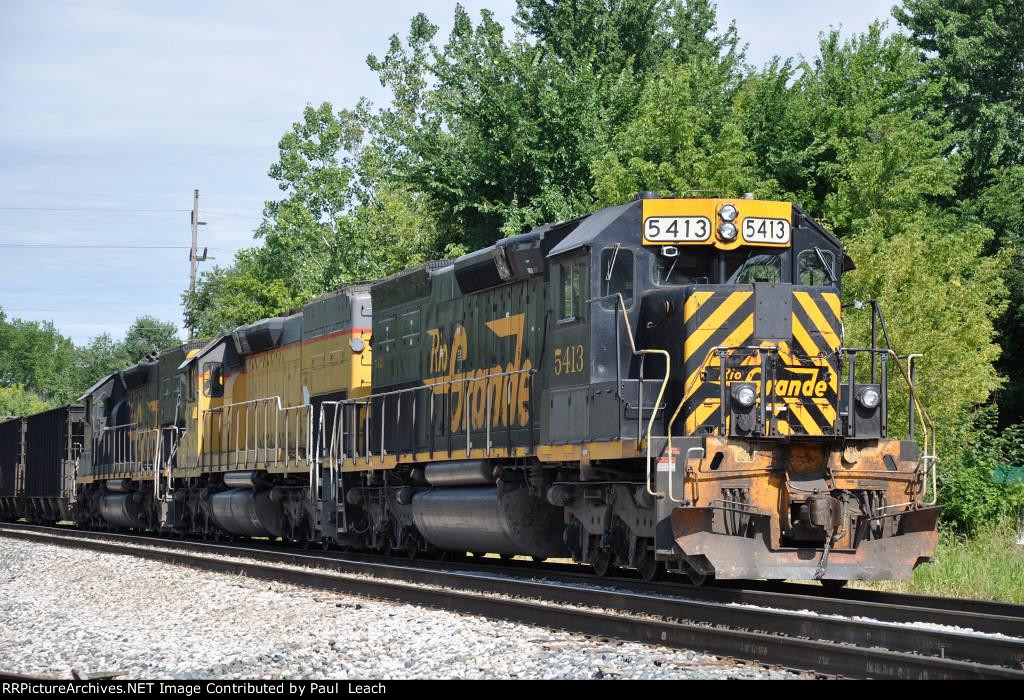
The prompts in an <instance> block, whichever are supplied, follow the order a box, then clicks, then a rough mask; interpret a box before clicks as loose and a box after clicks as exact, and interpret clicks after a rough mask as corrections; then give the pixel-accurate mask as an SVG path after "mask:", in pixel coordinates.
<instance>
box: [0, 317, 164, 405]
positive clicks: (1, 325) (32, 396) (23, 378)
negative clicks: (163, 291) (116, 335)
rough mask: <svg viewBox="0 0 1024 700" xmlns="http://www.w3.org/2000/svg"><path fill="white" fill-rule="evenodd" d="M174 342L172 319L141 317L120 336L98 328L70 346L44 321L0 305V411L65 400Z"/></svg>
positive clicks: (54, 403)
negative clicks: (13, 315)
mask: <svg viewBox="0 0 1024 700" xmlns="http://www.w3.org/2000/svg"><path fill="white" fill-rule="evenodd" d="M178 342H180V341H179V340H178V337H177V329H176V328H175V327H174V325H173V324H170V323H164V322H161V321H159V320H157V319H156V318H153V317H152V316H141V317H139V318H137V319H136V320H135V322H134V323H133V324H132V325H131V326H130V327H129V328H128V331H127V332H126V334H125V337H124V339H123V340H121V341H115V340H113V338H111V337H110V336H109V335H108V334H106V333H104V334H101V335H98V336H96V337H95V338H93V339H92V340H90V341H89V343H87V344H86V345H84V346H81V347H76V346H75V344H74V343H72V342H71V339H70V338H67V337H65V336H63V335H61V333H59V332H58V331H57V329H56V328H54V326H53V324H52V323H50V322H49V321H23V320H20V319H10V320H8V319H7V317H6V315H5V314H4V312H3V310H2V309H0V416H3V415H5V411H6V412H9V413H11V414H13V415H25V414H27V413H34V412H37V411H40V410H43V409H44V408H47V407H49V406H60V405H63V404H67V403H70V402H72V401H74V400H75V399H77V398H78V397H79V396H80V395H81V393H82V391H84V390H85V389H87V388H89V387H90V386H91V385H92V384H93V383H94V382H96V380H97V379H100V378H101V377H103V376H104V375H106V374H109V373H110V372H113V371H115V370H118V369H123V368H125V367H128V366H130V365H133V364H135V363H136V362H139V361H140V360H142V359H143V358H144V357H145V356H146V355H148V354H149V353H151V352H153V351H154V350H163V349H166V348H168V347H171V346H173V345H176V344H177V343H178Z"/></svg>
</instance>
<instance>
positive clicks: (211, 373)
mask: <svg viewBox="0 0 1024 700" xmlns="http://www.w3.org/2000/svg"><path fill="white" fill-rule="evenodd" d="M203 396H205V397H207V398H213V399H217V398H220V397H221V396H224V365H222V364H221V363H220V362H207V363H206V364H205V365H203Z"/></svg>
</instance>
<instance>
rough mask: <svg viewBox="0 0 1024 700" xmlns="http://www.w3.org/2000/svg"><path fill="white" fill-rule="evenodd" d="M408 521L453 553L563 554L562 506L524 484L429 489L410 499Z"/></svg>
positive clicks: (431, 541) (428, 539) (435, 543)
mask: <svg viewBox="0 0 1024 700" xmlns="http://www.w3.org/2000/svg"><path fill="white" fill-rule="evenodd" d="M412 515H413V522H414V523H415V524H416V527H417V528H418V529H419V531H420V533H422V535H423V537H424V538H425V539H426V540H427V542H429V543H430V544H432V545H434V546H435V547H440V548H441V549H447V550H453V551H457V552H479V553H495V554H524V555H532V556H539V557H557V556H562V555H565V554H567V552H566V549H565V544H564V542H563V540H562V531H563V529H564V527H565V525H564V522H563V515H562V511H561V510H560V509H558V508H555V507H553V506H551V505H549V504H548V503H547V502H546V501H544V500H542V499H539V498H536V497H534V496H532V495H531V494H530V490H529V489H527V488H519V489H515V490H509V491H504V490H502V489H501V488H500V486H499V487H495V486H479V487H466V488H447V489H433V490H431V491H425V492H422V493H418V494H416V495H415V496H414V497H413V499H412Z"/></svg>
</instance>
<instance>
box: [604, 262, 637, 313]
mask: <svg viewBox="0 0 1024 700" xmlns="http://www.w3.org/2000/svg"><path fill="white" fill-rule="evenodd" d="M615 294H621V295H622V301H623V303H624V304H625V305H626V308H627V309H629V308H631V307H632V306H633V251H631V250H625V249H623V248H621V247H615V248H605V249H604V250H602V251H601V296H602V297H604V298H602V300H601V307H602V308H605V309H610V310H613V311H614V310H615V309H616V308H617V307H618V304H619V300H618V298H616V297H615V296H613V295H615ZM609 297H610V298H609Z"/></svg>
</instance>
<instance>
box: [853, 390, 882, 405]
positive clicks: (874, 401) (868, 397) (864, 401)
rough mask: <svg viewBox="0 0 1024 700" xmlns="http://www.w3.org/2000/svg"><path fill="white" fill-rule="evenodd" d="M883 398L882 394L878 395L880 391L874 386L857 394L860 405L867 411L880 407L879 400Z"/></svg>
mask: <svg viewBox="0 0 1024 700" xmlns="http://www.w3.org/2000/svg"><path fill="white" fill-rule="evenodd" d="M880 398H881V394H879V393H878V389H876V388H875V387H873V386H866V387H864V388H863V389H861V390H860V393H859V394H857V401H859V402H860V405H861V406H863V407H864V408H867V409H872V408H875V407H876V406H878V400H879V399H880Z"/></svg>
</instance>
